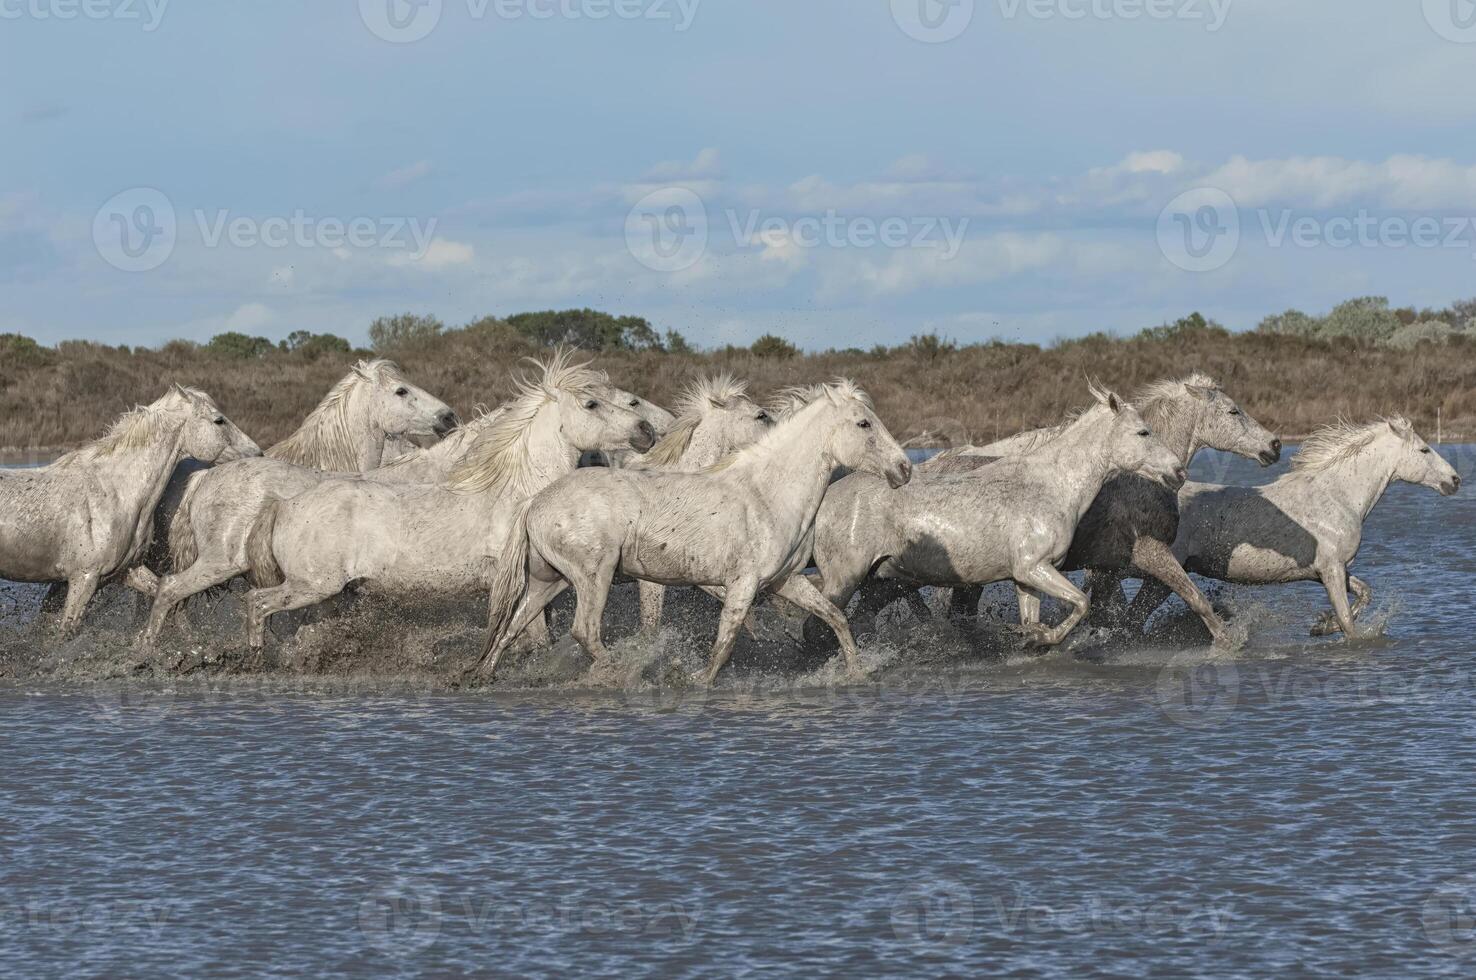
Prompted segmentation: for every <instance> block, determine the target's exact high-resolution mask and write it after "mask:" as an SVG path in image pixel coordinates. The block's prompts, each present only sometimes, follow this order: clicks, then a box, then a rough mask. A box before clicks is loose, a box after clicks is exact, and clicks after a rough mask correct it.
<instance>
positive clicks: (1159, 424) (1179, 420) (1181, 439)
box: [1142, 396, 1205, 466]
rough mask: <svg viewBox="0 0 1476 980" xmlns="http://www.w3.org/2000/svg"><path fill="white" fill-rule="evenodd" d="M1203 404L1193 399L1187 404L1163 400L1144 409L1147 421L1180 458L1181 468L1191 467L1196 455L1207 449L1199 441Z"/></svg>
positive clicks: (1175, 399)
mask: <svg viewBox="0 0 1476 980" xmlns="http://www.w3.org/2000/svg"><path fill="white" fill-rule="evenodd" d="M1198 405H1199V402H1198V400H1197V399H1193V398H1192V396H1191V401H1190V403H1189V404H1187V405H1186V404H1185V402H1184V401H1183V400H1182V399H1178V398H1159V399H1156V400H1154V401H1152V402H1149V403H1148V404H1146V405H1144V406H1143V409H1142V415H1143V421H1145V422H1147V423H1148V427H1149V428H1150V429H1152V430H1153V434H1154V435H1155V436H1157V437H1158V440H1159V442H1162V443H1163V444H1164V445H1165V446H1167V447H1168V448H1169V452H1171V453H1173V454H1174V455H1175V456H1176V457H1178V460H1179V465H1180V466H1188V465H1189V463H1190V461H1191V460H1193V459H1194V454H1195V453H1197V452H1199V451H1200V450H1201V449H1203V448H1205V444H1204V443H1203V442H1201V441H1200V440H1199V417H1200V413H1199V409H1198Z"/></svg>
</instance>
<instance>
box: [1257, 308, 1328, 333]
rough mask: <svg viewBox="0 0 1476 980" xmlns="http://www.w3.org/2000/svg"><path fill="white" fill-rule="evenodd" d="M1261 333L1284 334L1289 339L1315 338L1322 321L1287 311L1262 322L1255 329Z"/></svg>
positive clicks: (1299, 312) (1293, 311)
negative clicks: (1289, 337)
mask: <svg viewBox="0 0 1476 980" xmlns="http://www.w3.org/2000/svg"><path fill="white" fill-rule="evenodd" d="M1256 329H1257V330H1259V331H1260V332H1261V333H1276V334H1285V335H1287V336H1291V337H1316V336H1317V335H1318V333H1319V332H1320V331H1321V329H1322V321H1321V320H1319V319H1317V317H1313V316H1308V315H1307V314H1305V313H1303V312H1302V311H1301V310H1287V311H1286V312H1285V313H1277V314H1275V315H1274V316H1268V317H1266V319H1264V320H1262V321H1261V322H1260V324H1259V325H1257V327H1256Z"/></svg>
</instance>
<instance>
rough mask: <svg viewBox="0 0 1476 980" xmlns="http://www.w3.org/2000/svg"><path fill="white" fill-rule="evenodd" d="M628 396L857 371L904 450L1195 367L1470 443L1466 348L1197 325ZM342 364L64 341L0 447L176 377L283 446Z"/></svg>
mask: <svg viewBox="0 0 1476 980" xmlns="http://www.w3.org/2000/svg"><path fill="white" fill-rule="evenodd" d="M532 353H536V351H535V350H533V349H532V348H529V347H527V346H523V345H520V344H519V343H517V342H515V341H509V340H507V339H506V338H497V337H493V336H489V335H487V334H479V333H476V332H474V331H455V332H451V333H449V334H447V335H445V336H443V337H441V338H439V339H437V340H436V341H434V342H433V343H431V344H430V345H428V346H425V347H422V348H420V349H416V350H407V351H401V352H398V353H397V354H396V355H395V356H396V358H397V360H399V361H400V363H401V365H402V366H403V367H404V368H405V370H406V372H407V374H408V375H409V377H410V378H411V379H412V380H414V381H415V382H416V383H418V384H420V385H422V386H423V387H425V388H427V389H429V390H430V391H432V392H434V393H436V394H437V395H439V396H441V397H442V398H444V399H446V400H447V401H448V402H450V403H451V404H452V405H453V406H454V407H456V408H457V409H458V410H459V411H461V412H463V413H466V412H468V411H470V410H471V409H472V408H473V407H474V406H475V405H477V404H479V403H484V404H487V405H492V404H495V403H497V402H498V401H500V400H502V399H503V398H505V397H507V396H508V395H509V394H511V392H512V384H511V381H510V378H509V372H510V371H512V370H516V369H517V368H518V359H519V358H520V357H522V356H525V355H528V354H532ZM597 360H598V363H599V365H600V366H601V367H603V368H605V369H606V370H608V371H609V372H610V375H611V377H612V378H613V379H614V380H615V381H616V383H617V384H620V385H622V386H624V387H628V388H630V389H631V390H634V391H637V392H640V393H641V394H643V395H645V396H647V397H649V398H651V399H652V400H654V401H657V402H660V403H664V404H669V403H670V402H671V401H672V400H673V399H674V397H675V396H676V394H677V392H678V391H679V390H680V388H681V387H682V386H683V385H684V384H685V383H686V382H687V381H688V380H689V379H691V378H692V377H694V376H695V375H698V374H701V373H704V372H711V371H715V370H729V371H732V372H733V373H734V374H736V375H737V376H738V377H740V378H747V379H749V380H750V381H751V382H752V390H753V391H754V393H755V394H756V395H757V396H759V397H766V396H767V395H768V394H769V393H770V392H773V391H775V390H776V389H778V388H781V387H783V386H785V385H791V384H797V383H801V382H811V381H820V380H827V379H830V378H833V377H836V376H840V375H844V376H848V377H852V378H855V379H856V380H857V381H858V382H859V383H860V384H861V385H862V386H863V387H864V388H865V389H866V390H867V391H868V392H870V393H871V395H872V397H873V398H874V399H875V401H876V404H877V408H878V409H879V411H880V413H881V415H882V417H883V418H884V419H886V420H887V422H888V425H889V426H890V427H891V428H892V430H893V431H894V432H895V433H896V434H897V435H898V436H899V437H901V438H904V439H909V440H912V441H913V442H914V443H915V444H933V445H947V444H950V443H953V442H957V441H961V440H965V439H968V440H980V439H991V438H993V437H995V436H996V435H1006V434H1009V433H1011V432H1016V431H1018V430H1020V429H1023V428H1028V427H1032V426H1037V425H1043V424H1046V423H1048V422H1052V421H1054V420H1056V419H1057V418H1058V417H1059V416H1060V415H1061V414H1062V413H1063V412H1064V411H1066V410H1067V409H1068V408H1071V407H1072V406H1078V405H1081V404H1082V403H1083V402H1084V401H1085V400H1086V378H1087V376H1089V375H1090V376H1093V377H1097V378H1100V379H1101V380H1102V381H1103V382H1104V383H1105V384H1107V385H1108V386H1110V387H1113V388H1115V389H1118V390H1120V391H1123V392H1130V391H1132V390H1133V389H1135V388H1137V387H1138V386H1139V385H1142V384H1146V383H1148V382H1150V381H1153V380H1156V379H1159V378H1164V377H1176V376H1180V375H1183V374H1187V373H1189V372H1190V371H1193V370H1198V371H1204V372H1207V373H1209V374H1211V375H1213V376H1214V377H1215V378H1217V379H1218V380H1219V381H1220V382H1221V383H1222V384H1223V385H1224V386H1225V388H1226V390H1227V391H1229V392H1230V393H1231V394H1232V395H1234V396H1235V397H1236V398H1237V399H1239V400H1240V402H1241V403H1242V404H1243V405H1244V406H1245V407H1246V409H1247V410H1248V411H1250V412H1251V414H1253V415H1254V416H1255V417H1256V418H1258V419H1259V420H1260V421H1261V422H1263V423H1264V424H1266V425H1267V426H1268V427H1270V428H1272V429H1274V430H1275V431H1277V432H1280V433H1282V434H1285V435H1288V436H1295V435H1298V434H1303V433H1306V432H1309V431H1311V430H1312V429H1313V428H1315V427H1317V426H1319V425H1321V424H1323V423H1325V422H1327V421H1329V420H1331V419H1333V418H1335V417H1338V416H1345V417H1348V418H1354V419H1361V418H1367V417H1370V416H1373V415H1376V414H1387V413H1395V412H1397V413H1401V414H1404V415H1407V416H1409V417H1410V418H1411V419H1412V420H1413V421H1414V423H1415V425H1416V426H1417V427H1418V428H1419V430H1420V431H1421V432H1422V433H1423V432H1429V433H1430V434H1431V435H1432V436H1433V434H1434V428H1435V416H1436V410H1437V408H1438V409H1439V410H1440V412H1441V416H1442V419H1443V423H1444V431H1445V434H1446V438H1447V439H1448V440H1449V439H1452V438H1470V437H1471V436H1472V435H1476V344H1459V343H1457V344H1451V345H1449V346H1434V345H1423V346H1421V347H1418V348H1416V349H1414V350H1411V351H1391V350H1381V349H1374V348H1372V347H1359V346H1354V345H1351V344H1348V343H1338V344H1333V343H1329V342H1324V341H1307V340H1302V339H1299V338H1292V337H1282V336H1276V335H1268V334H1256V333H1250V334H1235V335H1225V334H1220V333H1216V332H1204V333H1199V334H1194V335H1191V336H1188V337H1179V338H1174V339H1167V340H1164V339H1149V338H1135V339H1128V340H1114V339H1109V338H1102V337H1095V338H1087V339H1085V340H1079V341H1071V342H1067V343H1062V344H1058V345H1056V346H1054V347H1051V348H1047V349H1045V350H1042V349H1039V348H1037V347H1034V346H1031V345H1021V344H989V345H979V346H971V347H965V348H962V349H960V350H958V351H955V352H950V353H943V354H941V355H939V356H937V357H932V358H930V357H928V356H927V355H924V354H917V353H914V352H912V351H910V350H907V349H896V350H893V351H892V352H890V353H889V354H887V355H884V356H879V355H873V354H861V353H825V354H813V355H808V356H801V357H796V358H791V359H774V358H761V357H755V356H753V355H752V354H749V353H746V352H740V351H723V352H714V353H705V354H692V355H677V354H650V353H646V354H634V353H614V354H606V355H600V356H599V357H598V358H597ZM352 362H353V358H351V357H348V356H329V355H325V356H322V357H319V358H318V359H316V360H307V359H305V358H303V357H302V356H300V355H295V354H275V353H274V354H272V355H270V356H268V357H266V358H265V359H262V360H239V359H232V358H228V357H224V356H221V355H217V354H212V353H210V352H208V351H205V350H200V349H192V348H188V347H184V346H180V345H173V346H169V347H166V348H164V349H162V350H139V351H133V352H128V351H124V350H119V349H114V348H108V347H103V346H100V345H92V344H80V343H68V344H63V345H61V346H60V347H59V348H57V349H56V350H55V351H44V356H42V357H28V358H24V359H20V358H13V357H12V358H6V357H0V446H8V447H12V448H19V449H25V448H35V447H49V448H63V447H70V446H74V445H76V444H78V443H80V442H83V441H85V440H87V439H90V438H93V437H95V436H97V435H98V434H99V433H101V432H102V431H103V430H104V429H105V428H106V426H107V424H108V423H109V422H110V421H111V420H112V419H113V418H114V417H116V416H117V415H118V414H119V413H121V412H123V411H125V410H126V409H128V408H130V407H132V406H133V405H135V404H137V403H141V402H148V401H151V400H153V399H154V398H156V397H157V396H158V395H159V394H160V393H161V392H162V391H163V390H164V387H165V385H166V384H167V383H168V382H171V381H179V382H182V383H184V384H189V385H195V386H198V387H200V388H203V389H205V390H206V391H208V392H210V394H211V395H213V396H214V397H215V399H216V400H217V402H218V403H219V404H220V405H221V407H222V408H223V409H224V410H225V412H226V413H227V414H228V415H230V416H231V418H232V419H234V420H235V421H236V422H237V423H239V424H240V425H241V426H242V427H243V428H244V429H245V430H246V431H247V432H248V433H250V434H251V435H252V436H253V437H254V438H255V439H256V440H257V441H258V442H260V443H261V444H262V445H264V446H265V445H269V444H271V443H272V442H275V441H276V440H278V439H280V438H281V437H282V436H284V435H286V434H287V433H288V432H290V431H291V430H292V428H294V427H295V425H296V423H297V422H298V421H299V420H300V419H301V418H302V417H303V416H304V415H305V414H306V413H307V412H308V411H309V410H310V409H311V408H312V407H313V405H314V404H316V402H317V400H318V399H319V398H320V397H321V396H322V394H323V393H324V392H325V391H327V389H328V388H329V386H331V385H332V384H333V382H334V381H335V380H337V379H338V378H339V377H341V376H342V375H343V373H344V372H345V371H346V370H347V368H348V367H349V365H350V364H351V363H352Z"/></svg>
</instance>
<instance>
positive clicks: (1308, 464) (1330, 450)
mask: <svg viewBox="0 0 1476 980" xmlns="http://www.w3.org/2000/svg"><path fill="white" fill-rule="evenodd" d="M1385 426H1388V427H1389V428H1392V429H1393V430H1394V431H1395V432H1396V433H1398V434H1399V435H1401V436H1403V437H1404V438H1406V439H1408V438H1410V437H1411V436H1412V435H1413V433H1414V428H1413V426H1412V425H1410V422H1409V420H1408V419H1406V418H1405V417H1404V416H1402V415H1391V416H1388V417H1387V418H1377V419H1374V420H1373V421H1372V422H1362V423H1357V422H1348V421H1345V420H1343V419H1338V420H1337V421H1336V422H1334V423H1332V424H1331V425H1326V426H1323V427H1322V428H1320V429H1318V430H1317V431H1316V432H1314V433H1312V434H1311V435H1310V436H1308V437H1307V439H1306V441H1305V442H1303V443H1302V445H1301V448H1300V449H1298V450H1297V454H1296V455H1295V456H1293V457H1292V459H1291V468H1292V469H1294V470H1301V471H1304V472H1315V471H1317V470H1325V469H1327V468H1328V467H1329V466H1332V465H1334V464H1336V463H1341V462H1343V461H1344V460H1348V459H1352V458H1353V457H1354V456H1357V455H1358V454H1359V453H1361V452H1363V450H1365V449H1367V448H1368V446H1369V444H1370V443H1371V442H1373V441H1374V439H1375V438H1377V437H1378V435H1379V434H1380V432H1381V431H1382V430H1383V428H1384V427H1385Z"/></svg>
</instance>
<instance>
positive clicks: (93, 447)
mask: <svg viewBox="0 0 1476 980" xmlns="http://www.w3.org/2000/svg"><path fill="white" fill-rule="evenodd" d="M195 406H199V407H202V408H205V409H208V410H209V411H212V412H213V411H215V410H216V408H215V401H214V400H213V399H212V398H211V397H210V396H209V395H207V394H206V393H205V392H203V391H201V390H200V389H199V388H186V387H184V386H183V385H178V384H176V385H171V386H170V389H169V391H168V392H166V393H165V395H164V397H162V398H160V399H159V400H158V401H156V402H154V403H153V404H151V405H139V406H137V407H135V408H133V409H131V410H129V411H127V412H124V413H123V414H122V415H120V416H118V417H117V418H116V419H114V420H113V424H112V425H110V426H108V431H107V432H106V433H104V434H103V435H102V436H101V437H100V438H98V439H94V440H93V441H92V442H89V443H87V444H86V445H85V446H81V447H79V448H77V449H74V450H72V451H71V452H69V453H67V454H65V455H63V456H60V457H58V458H57V460H56V461H55V462H54V463H52V464H51V465H52V466H66V465H68V464H71V463H79V462H88V461H91V460H95V459H101V458H102V457H104V456H111V455H113V454H114V453H119V452H128V451H129V450H133V449H144V448H147V447H148V446H152V445H153V444H154V443H156V442H158V441H159V439H161V438H162V437H163V435H164V433H165V432H166V431H167V430H168V429H169V428H170V426H171V425H172V424H177V423H175V422H172V421H171V420H170V418H169V413H170V411H171V410H174V409H179V408H192V407H195Z"/></svg>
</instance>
